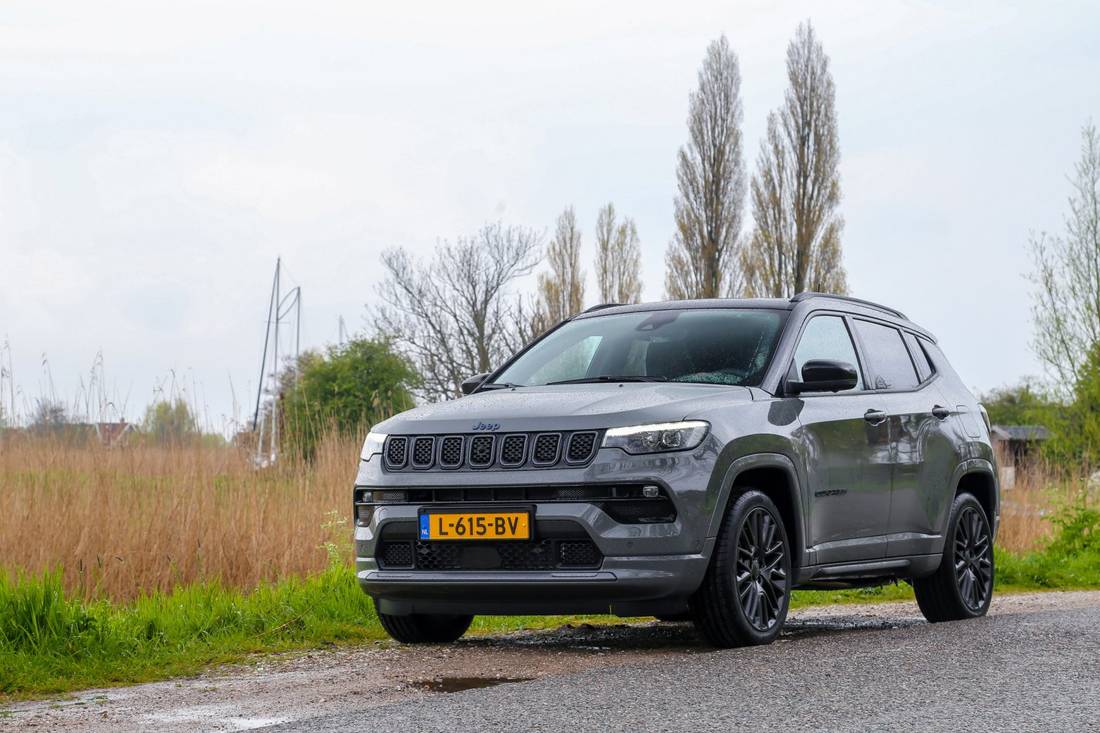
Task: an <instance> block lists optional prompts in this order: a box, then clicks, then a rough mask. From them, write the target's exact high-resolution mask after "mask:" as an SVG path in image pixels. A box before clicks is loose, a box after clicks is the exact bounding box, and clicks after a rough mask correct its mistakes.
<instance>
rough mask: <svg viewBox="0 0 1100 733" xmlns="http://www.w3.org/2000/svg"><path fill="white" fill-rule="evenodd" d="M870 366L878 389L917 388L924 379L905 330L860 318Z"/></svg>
mask: <svg viewBox="0 0 1100 733" xmlns="http://www.w3.org/2000/svg"><path fill="white" fill-rule="evenodd" d="M856 331H858V332H859V338H860V341H862V342H863V351H864V355H865V356H866V357H867V366H868V368H869V369H870V371H871V373H872V374H873V375H874V377H875V385H874V386H875V389H913V388H914V387H916V386H917V384H918V383H919V381H920V380H918V379H917V370H916V368H915V367H914V366H913V360H912V359H911V358H909V350H908V349H907V348H905V342H904V341H902V338H901V331H899V330H898V329H896V328H893V327H892V326H884V325H882V324H880V323H872V322H871V321H863V320H857V321H856Z"/></svg>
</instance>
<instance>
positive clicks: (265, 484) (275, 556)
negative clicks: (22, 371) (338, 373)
mask: <svg viewBox="0 0 1100 733" xmlns="http://www.w3.org/2000/svg"><path fill="white" fill-rule="evenodd" d="M359 445H360V443H359V440H358V439H356V438H341V437H338V436H335V435H330V436H329V437H327V438H325V439H324V440H322V442H321V444H320V446H319V447H318V450H317V452H316V455H315V457H314V460H313V461H312V462H308V463H307V462H305V461H301V460H297V459H295V458H294V457H293V456H290V457H288V458H286V459H285V460H284V461H283V462H282V463H280V464H279V465H278V466H276V467H274V468H269V469H263V470H256V469H255V468H253V466H252V464H251V463H250V461H249V456H248V453H247V452H245V451H241V450H239V449H237V448H233V447H227V446H211V445H198V444H196V445H187V446H177V447H170V448H169V447H156V446H150V445H147V444H140V443H138V444H134V445H130V446H124V447H116V448H111V449H107V448H103V447H101V446H98V445H88V446H74V445H71V444H66V443H64V442H61V441H50V440H46V439H35V440H29V439H28V440H17V441H15V440H7V441H0V569H3V570H6V571H7V572H9V573H10V572H15V571H30V572H40V571H43V570H50V569H60V571H61V572H62V573H63V578H64V584H65V587H66V589H67V590H69V591H71V592H73V593H75V594H77V595H78V596H80V597H82V598H84V599H96V598H111V599H114V600H129V599H132V598H134V597H136V596H139V595H141V594H142V593H149V592H151V591H154V590H159V591H168V590H171V589H172V588H173V587H174V586H176V585H179V584H186V583H190V582H194V581H204V580H219V581H221V582H222V583H224V584H226V585H228V586H230V587H234V588H240V589H244V590H247V589H249V588H252V587H254V586H255V585H256V584H258V583H260V582H263V581H267V580H277V579H280V578H285V577H287V576H290V575H298V576H303V575H307V574H310V573H313V572H317V571H319V570H321V569H323V568H324V567H325V566H326V565H327V564H328V561H329V552H330V551H331V550H330V548H331V547H335V548H337V550H338V551H339V552H340V553H341V554H342V555H344V556H345V557H347V556H349V555H350V537H351V487H352V483H353V481H354V471H355V467H356V460H357V457H358V453H359ZM1085 486H1086V483H1085V481H1084V480H1083V479H1080V478H1072V477H1069V478H1067V477H1065V476H1064V475H1060V474H1058V473H1056V472H1054V471H1053V470H1051V469H1049V468H1048V467H1046V466H1044V465H1043V464H1040V463H1036V464H1033V465H1031V466H1029V467H1021V468H1019V469H1018V473H1017V477H1016V486H1015V488H1013V489H1011V490H1008V491H1004V492H1003V493H1002V498H1003V504H1002V515H1001V528H1000V534H999V536H998V545H1000V546H1001V547H1002V548H1004V549H1007V550H1010V551H1012V552H1024V551H1029V550H1036V549H1040V548H1042V547H1043V545H1044V544H1045V543H1046V542H1047V540H1048V539H1049V538H1050V536H1051V534H1052V531H1053V529H1054V528H1053V526H1052V523H1051V522H1050V517H1051V516H1052V515H1053V513H1054V512H1055V511H1057V509H1058V508H1059V507H1061V506H1064V505H1065V504H1067V503H1068V502H1069V501H1071V500H1072V498H1073V497H1074V496H1078V495H1079V492H1080V491H1083V490H1084V488H1085Z"/></svg>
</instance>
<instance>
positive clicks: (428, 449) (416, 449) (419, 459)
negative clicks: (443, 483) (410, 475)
mask: <svg viewBox="0 0 1100 733" xmlns="http://www.w3.org/2000/svg"><path fill="white" fill-rule="evenodd" d="M434 462H435V438H432V437H422V438H417V439H416V440H414V441H413V454H412V464H413V468H431V465H432V463H434Z"/></svg>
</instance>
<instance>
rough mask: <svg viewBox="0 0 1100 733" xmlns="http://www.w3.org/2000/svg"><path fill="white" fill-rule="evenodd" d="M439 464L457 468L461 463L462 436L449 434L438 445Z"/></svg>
mask: <svg viewBox="0 0 1100 733" xmlns="http://www.w3.org/2000/svg"><path fill="white" fill-rule="evenodd" d="M439 465H441V466H443V467H444V468H458V467H459V466H461V465H462V436H461V435H449V436H447V437H446V438H444V439H443V441H442V442H441V444H440V447H439Z"/></svg>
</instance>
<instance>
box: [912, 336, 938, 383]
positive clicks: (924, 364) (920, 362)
mask: <svg viewBox="0 0 1100 733" xmlns="http://www.w3.org/2000/svg"><path fill="white" fill-rule="evenodd" d="M905 343H907V344H909V353H910V354H912V355H913V363H914V364H916V365H917V376H918V377H920V381H921V382H922V383H923V382H926V381H928V378H929V377H931V376H932V372H933V371H935V370H934V369H932V363H931V362H930V361H928V354H926V353H924V349H923V348H922V347H921V345H920V342H919V341H918V340H917V337H916V336H914V335H913V334H911V333H907V334H905Z"/></svg>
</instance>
